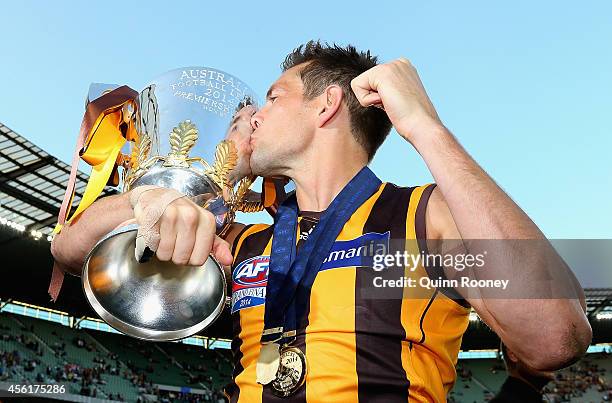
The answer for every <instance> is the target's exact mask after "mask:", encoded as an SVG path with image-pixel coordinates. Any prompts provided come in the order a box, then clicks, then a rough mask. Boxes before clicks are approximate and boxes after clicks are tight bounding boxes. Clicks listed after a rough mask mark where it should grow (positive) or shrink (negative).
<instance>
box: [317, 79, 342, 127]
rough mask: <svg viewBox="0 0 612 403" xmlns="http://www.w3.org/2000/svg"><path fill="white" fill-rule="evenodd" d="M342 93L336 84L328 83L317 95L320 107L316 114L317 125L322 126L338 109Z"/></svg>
mask: <svg viewBox="0 0 612 403" xmlns="http://www.w3.org/2000/svg"><path fill="white" fill-rule="evenodd" d="M343 97H344V94H343V92H342V88H340V86H338V85H335V84H334V85H329V86H328V87H327V88H325V91H323V93H322V94H321V95H319V99H320V104H319V105H320V108H319V116H318V126H319V127H323V126H325V125H326V124H327V122H329V121H330V120H331V119H332V118H333V117H334V116H336V113H337V112H338V110H339V109H340V106H341V105H342V100H343Z"/></svg>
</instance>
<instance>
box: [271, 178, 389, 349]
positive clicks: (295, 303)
mask: <svg viewBox="0 0 612 403" xmlns="http://www.w3.org/2000/svg"><path fill="white" fill-rule="evenodd" d="M381 183H382V182H381V181H380V179H378V178H377V177H376V175H374V173H373V172H372V171H371V170H370V169H369V168H368V167H364V168H362V169H361V171H359V173H358V174H357V175H355V176H354V177H353V179H351V180H350V182H349V183H348V184H347V185H346V186H345V187H344V188H343V189H342V191H341V192H340V193H339V194H338V195H337V196H336V197H335V198H334V200H333V201H332V202H331V204H330V205H329V207H328V208H327V209H326V210H325V212H324V213H323V214H322V215H321V218H320V220H319V223H318V224H317V225H316V226H315V227H314V229H313V231H312V232H311V233H310V235H309V236H308V239H307V240H306V241H305V242H304V244H303V245H302V247H301V248H300V250H299V252H297V253H296V233H297V218H298V205H297V200H296V197H295V195H292V196H290V197H289V198H288V199H287V200H285V201H284V202H283V203H282V204H281V205H280V206H279V208H278V211H277V213H276V216H275V218H274V221H275V222H274V237H273V239H272V253H271V256H270V266H269V271H268V284H267V286H266V304H265V313H264V330H263V333H262V336H261V342H262V343H264V344H265V343H270V342H279V344H286V343H287V342H289V341H290V340H292V338H293V337H294V336H295V331H296V330H297V320H298V319H299V318H301V315H303V314H304V313H305V309H306V305H307V301H306V300H305V299H304V298H296V294H297V293H298V291H299V294H300V295H302V296H303V295H307V294H308V293H305V292H304V291H308V290H310V288H311V287H312V284H313V283H314V279H315V277H316V274H317V272H318V271H319V267H321V264H322V263H323V260H324V259H325V258H326V257H327V255H328V254H329V251H330V250H331V247H332V245H333V243H334V242H335V240H336V238H337V237H338V234H340V231H341V230H342V227H343V226H344V224H345V223H346V222H347V221H348V219H349V218H350V217H351V215H352V214H353V213H354V212H355V210H357V208H359V206H361V205H362V204H363V203H364V202H365V201H366V200H367V199H368V198H370V196H372V195H373V194H374V193H375V192H376V190H378V188H379V187H380V185H381Z"/></svg>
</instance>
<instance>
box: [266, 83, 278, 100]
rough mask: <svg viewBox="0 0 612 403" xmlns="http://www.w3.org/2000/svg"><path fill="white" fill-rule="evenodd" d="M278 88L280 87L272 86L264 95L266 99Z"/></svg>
mask: <svg viewBox="0 0 612 403" xmlns="http://www.w3.org/2000/svg"><path fill="white" fill-rule="evenodd" d="M279 87H280V86H279V85H277V84H273V85H272V86H271V87H270V89H269V90H268V92H267V93H266V99H269V98H270V95H272V91H274V90H277V89H278V88H279Z"/></svg>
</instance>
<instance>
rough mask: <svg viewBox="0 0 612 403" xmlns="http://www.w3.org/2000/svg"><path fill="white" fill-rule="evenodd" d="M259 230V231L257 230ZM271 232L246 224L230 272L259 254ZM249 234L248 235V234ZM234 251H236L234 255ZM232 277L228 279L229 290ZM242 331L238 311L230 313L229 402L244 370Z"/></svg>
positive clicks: (235, 396) (236, 395)
mask: <svg viewBox="0 0 612 403" xmlns="http://www.w3.org/2000/svg"><path fill="white" fill-rule="evenodd" d="M257 231H259V232H257ZM271 232H272V227H271V226H264V225H247V226H246V227H245V228H244V229H243V230H242V231H241V232H240V233H239V234H238V236H237V237H236V239H235V240H234V244H233V245H232V255H234V264H232V274H233V272H234V269H235V268H236V266H237V265H238V264H240V262H242V261H244V260H246V259H249V258H251V257H253V256H257V255H260V254H261V253H262V252H263V250H264V249H265V247H266V245H267V244H268V241H269V240H270V236H271ZM249 235H250V236H249ZM247 237H248V238H247ZM236 251H237V252H238V254H237V255H235V253H236ZM231 282H232V279H231V278H230V279H228V283H230V290H231V288H232V287H231ZM241 331H242V329H241V325H240V311H238V312H236V313H234V314H232V334H233V335H234V337H233V339H232V345H231V347H232V356H233V361H234V371H233V374H232V382H231V383H230V384H229V385H228V386H226V388H225V393H226V394H227V395H228V396H229V398H230V403H235V402H237V401H238V398H239V397H240V389H239V388H238V385H237V384H236V382H235V379H236V377H237V376H238V375H240V373H241V372H242V371H243V370H244V368H243V367H242V364H241V363H240V361H241V360H242V357H243V354H242V350H241V347H242V339H241V338H240V337H239V335H240V332H241Z"/></svg>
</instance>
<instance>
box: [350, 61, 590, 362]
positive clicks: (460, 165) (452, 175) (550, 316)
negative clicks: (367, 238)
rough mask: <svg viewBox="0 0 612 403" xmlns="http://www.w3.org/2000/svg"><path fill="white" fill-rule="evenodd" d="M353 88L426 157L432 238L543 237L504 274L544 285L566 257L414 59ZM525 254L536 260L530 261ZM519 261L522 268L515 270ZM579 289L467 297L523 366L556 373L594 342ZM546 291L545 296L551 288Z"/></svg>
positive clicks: (512, 257) (371, 74)
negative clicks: (471, 142)
mask: <svg viewBox="0 0 612 403" xmlns="http://www.w3.org/2000/svg"><path fill="white" fill-rule="evenodd" d="M351 86H352V88H353V91H354V92H355V95H356V96H357V99H358V100H359V102H360V103H361V104H362V105H363V106H366V107H370V106H373V105H374V106H380V107H383V108H384V110H385V111H386V113H387V116H388V117H389V119H390V120H391V123H392V124H393V126H394V127H395V129H396V130H397V132H398V133H399V134H400V135H401V136H402V137H403V138H404V139H406V140H407V141H408V142H410V143H411V144H412V145H413V146H414V148H415V149H416V150H417V151H418V152H419V154H421V156H422V157H423V159H424V161H425V163H426V164H427V167H428V168H429V170H430V172H431V173H432V175H433V177H434V179H435V180H436V182H437V184H438V189H439V193H438V192H434V194H433V196H432V200H430V203H431V206H430V208H428V217H429V220H430V225H429V232H430V235H431V233H432V232H437V234H435V233H434V234H433V235H431V236H433V237H436V236H437V237H439V238H441V239H443V238H446V239H453V238H455V239H463V240H469V239H481V240H482V239H485V240H486V239H506V240H513V239H514V240H516V239H531V240H536V241H537V242H538V243H539V245H544V247H541V248H540V249H539V251H538V253H537V254H534V253H533V251H532V250H516V251H512V253H509V254H508V255H507V256H506V261H501V262H499V263H500V264H499V265H498V266H497V270H504V271H505V273H504V274H506V275H507V272H508V271H511V272H512V274H513V275H514V278H513V281H514V282H515V285H518V286H521V285H523V286H524V287H525V288H530V289H531V291H534V285H537V284H542V282H539V281H538V280H540V279H541V278H546V276H548V274H549V273H553V272H554V270H555V268H556V267H558V266H559V259H560V258H559V256H558V255H557V254H556V252H555V251H554V249H553V248H552V246H550V244H547V242H548V241H547V240H546V238H545V236H544V235H543V234H542V232H541V231H540V230H539V229H538V227H537V226H536V225H535V224H534V223H533V222H532V221H531V220H530V219H529V217H528V216H527V215H526V214H525V213H524V212H523V211H522V210H521V209H520V208H519V207H518V206H517V205H516V204H515V203H514V202H513V201H512V199H511V198H510V197H509V196H508V195H506V193H504V191H503V190H502V189H501V188H500V187H499V186H497V184H496V183H495V182H494V181H493V180H492V179H491V178H490V177H489V175H488V174H487V173H486V172H485V171H484V170H483V169H482V168H481V167H480V166H479V165H478V164H477V163H476V162H475V161H474V160H473V159H472V158H471V157H470V156H469V154H468V153H467V152H466V151H465V150H464V149H463V147H461V145H460V144H459V143H458V142H457V140H456V139H455V138H454V136H453V135H452V134H451V133H450V132H449V131H448V130H447V129H446V128H445V127H444V125H443V124H442V123H441V121H440V119H439V117H438V115H437V113H436V110H435V108H434V106H433V104H432V103H431V101H430V99H429V97H428V96H427V93H426V91H425V89H424V87H423V84H422V83H421V80H420V78H419V76H418V74H417V72H416V69H415V68H414V67H413V66H412V64H411V63H410V62H409V61H408V60H407V59H404V58H401V59H398V60H396V61H393V62H390V63H386V64H384V65H379V66H376V67H374V68H372V69H370V70H368V71H366V72H365V73H363V74H361V75H360V76H358V77H357V78H355V79H354V80H353V82H352V83H351ZM442 196H443V197H442ZM436 218H437V221H436ZM546 245H548V246H547V247H546ZM526 256H529V259H527V260H525V257H526ZM516 261H519V262H521V263H522V264H520V265H515V263H516ZM496 263H497V262H496ZM490 268H491V266H488V268H487V270H489V269H490ZM494 274H495V273H489V276H490V277H494ZM500 277H501V276H500ZM502 278H503V277H502ZM574 288H575V290H574V295H575V296H577V298H573V299H570V298H568V299H557V300H554V299H529V300H520V301H519V300H512V301H509V300H503V299H493V298H489V299H470V298H468V302H470V303H471V304H472V306H473V307H474V309H475V310H476V311H477V312H478V314H479V315H480V316H481V318H483V320H484V321H485V322H486V323H487V324H488V325H489V326H491V327H492V328H493V330H495V331H496V332H497V333H498V334H499V336H500V337H501V338H502V340H503V341H504V342H505V343H506V344H507V345H508V346H509V347H510V348H511V349H512V350H513V351H514V352H515V353H516V354H517V355H518V356H519V358H520V359H521V360H522V361H523V362H525V363H526V364H528V365H529V366H531V367H533V368H535V369H540V370H546V369H556V368H559V367H561V366H564V365H566V364H568V363H570V362H572V361H573V360H575V359H576V358H577V357H579V356H580V355H582V354H583V353H584V352H585V351H586V349H587V347H588V345H589V343H590V341H591V337H592V332H591V328H590V325H589V323H588V320H587V318H586V316H585V315H584V311H583V304H584V302H583V294H582V290H581V288H580V286H579V284H578V283H577V282H575V283H574ZM535 291H538V290H535ZM540 291H541V295H546V293H547V292H549V289H541V290H540Z"/></svg>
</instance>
